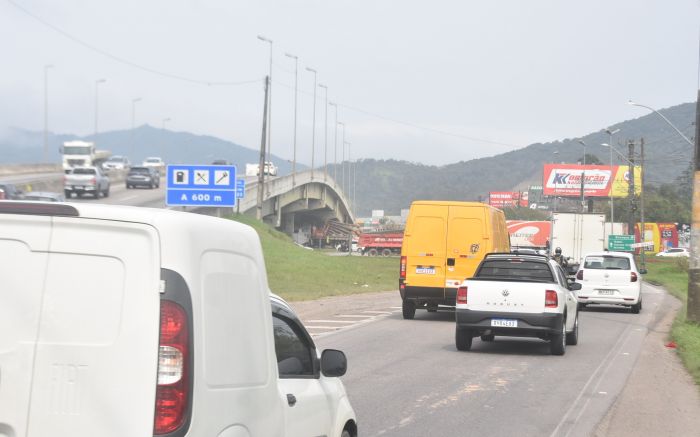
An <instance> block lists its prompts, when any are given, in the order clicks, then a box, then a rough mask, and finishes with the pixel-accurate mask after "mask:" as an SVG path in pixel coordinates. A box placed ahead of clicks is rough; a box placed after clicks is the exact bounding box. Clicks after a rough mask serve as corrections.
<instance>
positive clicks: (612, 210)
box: [604, 129, 620, 234]
mask: <svg viewBox="0 0 700 437" xmlns="http://www.w3.org/2000/svg"><path fill="white" fill-rule="evenodd" d="M604 130H605V132H606V133H607V134H608V138H610V139H609V142H608V144H609V145H610V234H612V233H613V232H615V204H614V200H613V189H614V188H615V176H617V175H616V173H615V167H614V166H613V151H612V149H613V147H612V143H613V140H612V138H613V135H615V134H616V133H618V132H620V129H615V130H613V131H611V130H610V129H604Z"/></svg>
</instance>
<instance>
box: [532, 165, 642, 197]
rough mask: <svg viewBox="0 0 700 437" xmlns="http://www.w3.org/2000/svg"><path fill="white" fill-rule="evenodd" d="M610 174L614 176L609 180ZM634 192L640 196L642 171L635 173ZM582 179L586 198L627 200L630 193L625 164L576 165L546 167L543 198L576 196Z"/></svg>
mask: <svg viewBox="0 0 700 437" xmlns="http://www.w3.org/2000/svg"><path fill="white" fill-rule="evenodd" d="M611 174H612V175H613V177H611ZM634 177H635V180H636V182H637V183H636V184H635V192H636V194H641V192H642V184H640V183H639V181H640V180H641V177H642V169H641V167H639V166H637V167H635V170H634ZM582 178H583V179H584V186H583V192H584V196H586V197H610V190H611V188H612V194H613V197H626V196H627V192H628V190H629V167H628V166H624V165H614V166H612V172H611V167H610V166H609V165H576V164H545V165H544V181H543V182H544V190H543V191H544V195H545V196H565V197H578V196H580V195H581V179H582Z"/></svg>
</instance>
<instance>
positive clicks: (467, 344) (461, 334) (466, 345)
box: [455, 327, 472, 351]
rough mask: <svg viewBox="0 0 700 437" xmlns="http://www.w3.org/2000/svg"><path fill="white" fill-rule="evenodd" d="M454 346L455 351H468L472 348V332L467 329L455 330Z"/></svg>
mask: <svg viewBox="0 0 700 437" xmlns="http://www.w3.org/2000/svg"><path fill="white" fill-rule="evenodd" d="M455 346H457V350H460V351H468V350H470V349H471V348H472V332H471V331H470V330H469V329H464V328H459V327H457V329H455Z"/></svg>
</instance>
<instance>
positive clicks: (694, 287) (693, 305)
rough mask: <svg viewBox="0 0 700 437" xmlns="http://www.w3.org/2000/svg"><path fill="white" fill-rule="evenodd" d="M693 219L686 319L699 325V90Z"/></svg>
mask: <svg viewBox="0 0 700 437" xmlns="http://www.w3.org/2000/svg"><path fill="white" fill-rule="evenodd" d="M692 207H693V208H692V211H693V217H692V220H693V222H692V224H691V228H690V258H689V260H688V261H689V269H688V310H687V313H686V314H687V318H688V320H689V321H691V322H694V323H700V90H698V100H697V103H696V107H695V159H694V160H693V205H692Z"/></svg>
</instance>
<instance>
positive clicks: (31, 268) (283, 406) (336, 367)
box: [0, 201, 357, 437]
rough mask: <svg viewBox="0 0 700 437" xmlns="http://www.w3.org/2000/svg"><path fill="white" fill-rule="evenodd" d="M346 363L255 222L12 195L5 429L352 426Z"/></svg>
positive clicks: (3, 231)
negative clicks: (318, 344)
mask: <svg viewBox="0 0 700 437" xmlns="http://www.w3.org/2000/svg"><path fill="white" fill-rule="evenodd" d="M271 299H272V301H273V302H272V304H271ZM273 311H274V312H275V314H274V315H273ZM273 326H274V328H273ZM276 337H277V338H276ZM275 340H278V341H277V342H276V341H275ZM276 351H277V353H276ZM346 365H347V362H346V360H345V356H344V355H343V354H342V352H340V351H334V350H326V351H324V353H323V354H322V355H321V356H319V354H318V353H317V351H316V348H315V346H314V344H313V341H311V338H310V337H309V336H308V333H306V331H305V330H304V328H303V326H302V325H301V323H300V322H299V321H298V319H297V318H296V317H295V316H294V314H293V313H292V312H291V310H290V309H289V308H288V307H287V306H286V304H285V303H284V302H283V301H281V300H280V299H278V298H275V297H272V298H271V296H270V294H269V290H268V286H267V278H266V272H265V264H264V262H263V256H262V251H261V248H260V242H259V239H258V237H257V235H256V233H255V231H254V230H253V229H251V228H250V227H248V226H245V225H241V224H238V223H235V222H232V221H229V220H222V219H216V218H211V217H205V216H199V215H195V214H187V213H181V212H174V211H166V210H155V209H146V208H131V207H120V206H109V205H77V204H76V205H71V204H64V203H36V202H13V201H0V436H3V437H5V436H12V437H26V436H31V437H44V436H74V437H96V436H99V437H111V436H114V437H124V436H129V437H140V436H143V437H146V436H153V435H167V436H171V437H176V436H207V437H208V436H220V437H244V436H245V437H251V436H254V437H258V436H260V437H267V436H319V435H327V436H334V437H340V436H343V437H349V436H356V435H357V425H356V420H355V414H354V412H353V409H352V407H351V406H350V403H349V401H348V398H347V396H346V394H345V390H344V388H343V385H342V382H340V380H339V378H337V377H338V376H341V375H342V374H344V373H345V368H346Z"/></svg>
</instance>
